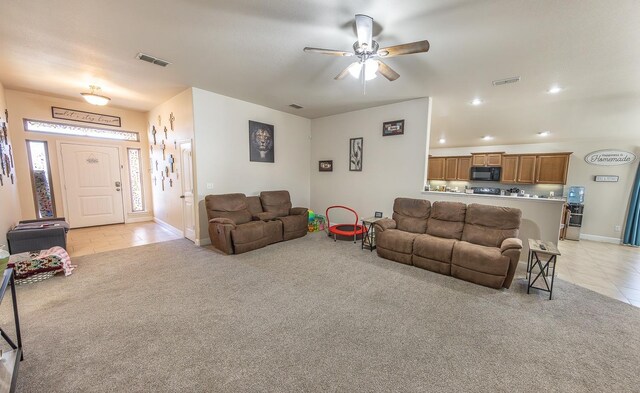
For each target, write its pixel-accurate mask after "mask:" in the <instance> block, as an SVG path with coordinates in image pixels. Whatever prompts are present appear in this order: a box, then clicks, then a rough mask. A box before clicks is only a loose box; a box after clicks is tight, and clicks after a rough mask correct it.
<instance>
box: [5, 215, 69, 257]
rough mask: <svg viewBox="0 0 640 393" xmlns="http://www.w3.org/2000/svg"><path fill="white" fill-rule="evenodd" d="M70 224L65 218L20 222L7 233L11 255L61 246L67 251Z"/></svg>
mask: <svg viewBox="0 0 640 393" xmlns="http://www.w3.org/2000/svg"><path fill="white" fill-rule="evenodd" d="M67 232H69V224H68V223H67V222H66V221H65V219H64V217H60V218H46V219H39V220H25V221H20V222H19V223H18V225H16V226H15V227H13V228H12V229H11V230H10V231H9V232H7V244H8V245H9V253H11V254H18V253H21V252H28V251H38V250H47V249H49V248H51V247H55V246H59V247H62V248H64V249H65V250H66V248H67Z"/></svg>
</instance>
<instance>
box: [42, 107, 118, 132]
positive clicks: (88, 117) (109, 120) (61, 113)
mask: <svg viewBox="0 0 640 393" xmlns="http://www.w3.org/2000/svg"><path fill="white" fill-rule="evenodd" d="M51 117H53V118H54V119H64V120H73V121H80V122H83V123H93V124H102V125H105V126H112V127H122V122H121V121H120V118H119V117H118V116H109V115H102V114H100V113H93V112H84V111H78V110H75V109H66V108H58V107H57V106H52V107H51Z"/></svg>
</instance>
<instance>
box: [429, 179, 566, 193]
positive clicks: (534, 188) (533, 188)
mask: <svg viewBox="0 0 640 393" xmlns="http://www.w3.org/2000/svg"><path fill="white" fill-rule="evenodd" d="M429 185H430V186H431V190H434V189H435V188H436V187H438V186H446V187H450V188H451V190H452V191H454V190H455V188H456V187H458V191H460V192H464V188H465V186H467V187H468V188H471V187H495V188H499V189H501V190H505V191H506V190H508V189H511V188H517V189H519V190H524V192H525V194H529V195H531V196H534V195H537V196H539V197H549V195H550V192H553V193H554V196H555V197H562V196H564V188H565V186H563V185H562V184H505V183H499V182H490V181H445V180H431V181H429ZM567 187H568V186H567Z"/></svg>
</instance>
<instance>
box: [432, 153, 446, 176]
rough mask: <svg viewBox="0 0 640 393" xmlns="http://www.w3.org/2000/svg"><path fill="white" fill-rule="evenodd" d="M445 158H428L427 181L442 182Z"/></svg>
mask: <svg viewBox="0 0 640 393" xmlns="http://www.w3.org/2000/svg"><path fill="white" fill-rule="evenodd" d="M445 159H446V158H445V157H429V161H428V164H427V165H428V167H429V168H428V174H427V180H444V175H445Z"/></svg>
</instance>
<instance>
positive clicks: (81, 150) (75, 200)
mask: <svg viewBox="0 0 640 393" xmlns="http://www.w3.org/2000/svg"><path fill="white" fill-rule="evenodd" d="M60 154H61V157H62V180H63V182H64V184H63V187H64V195H65V202H66V203H65V205H66V215H67V219H68V220H69V224H70V225H71V227H72V228H79V227H89V226H95V225H107V224H117V223H122V222H124V208H123V202H122V179H121V178H120V158H119V152H118V148H117V147H105V146H91V145H75V144H68V143H63V144H61V145H60Z"/></svg>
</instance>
